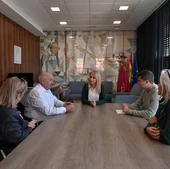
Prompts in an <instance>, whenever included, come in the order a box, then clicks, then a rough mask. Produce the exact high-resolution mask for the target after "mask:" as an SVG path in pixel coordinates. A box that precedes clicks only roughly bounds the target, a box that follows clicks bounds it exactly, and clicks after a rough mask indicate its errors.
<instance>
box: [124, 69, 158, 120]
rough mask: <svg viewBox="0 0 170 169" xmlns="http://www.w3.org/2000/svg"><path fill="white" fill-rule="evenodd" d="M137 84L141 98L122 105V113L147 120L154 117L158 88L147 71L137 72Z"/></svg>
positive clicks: (151, 74) (152, 76)
mask: <svg viewBox="0 0 170 169" xmlns="http://www.w3.org/2000/svg"><path fill="white" fill-rule="evenodd" d="M138 84H139V86H140V87H141V88H142V89H143V92H142V94H141V96H140V97H139V99H138V100H137V101H136V102H134V103H132V104H131V105H127V104H124V105H123V111H124V112H125V114H129V115H134V116H140V117H144V118H146V119H148V118H150V117H152V116H154V115H155V113H156V111H157V109H158V105H159V95H158V91H157V90H158V87H157V85H156V84H155V83H154V74H153V73H152V72H151V71H149V70H143V71H141V72H139V74H138Z"/></svg>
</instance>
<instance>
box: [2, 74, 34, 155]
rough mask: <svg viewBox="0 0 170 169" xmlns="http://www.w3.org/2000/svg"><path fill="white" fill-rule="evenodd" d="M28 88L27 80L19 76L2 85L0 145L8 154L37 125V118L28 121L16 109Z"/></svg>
mask: <svg viewBox="0 0 170 169" xmlns="http://www.w3.org/2000/svg"><path fill="white" fill-rule="evenodd" d="M26 90H27V82H26V81H25V80H24V79H19V78H18V77H11V78H9V79H7V80H6V81H5V82H4V83H3V84H2V86H1V87H0V147H3V148H4V149H8V152H6V154H8V153H9V152H10V151H11V150H12V149H13V148H15V147H16V146H17V145H18V144H19V143H20V142H21V141H22V140H24V139H25V138H26V137H27V136H28V135H29V134H30V133H31V131H32V129H33V128H34V127H35V123H36V121H35V120H32V121H31V122H27V121H26V120H24V119H23V117H22V115H21V114H20V112H19V111H18V110H17V109H16V107H17V104H18V102H19V101H20V100H21V98H22V97H23V95H24V93H25V91H26Z"/></svg>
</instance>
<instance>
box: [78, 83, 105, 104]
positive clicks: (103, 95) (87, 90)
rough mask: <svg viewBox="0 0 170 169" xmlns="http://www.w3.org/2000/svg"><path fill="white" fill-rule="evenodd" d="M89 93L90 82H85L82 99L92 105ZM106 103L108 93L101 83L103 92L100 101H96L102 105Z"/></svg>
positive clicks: (84, 102)
mask: <svg viewBox="0 0 170 169" xmlns="http://www.w3.org/2000/svg"><path fill="white" fill-rule="evenodd" d="M88 94H89V87H88V83H86V84H84V87H83V92H82V95H81V101H82V103H83V104H88V105H90V101H88ZM104 103H106V95H105V92H104V86H103V85H101V92H100V95H99V101H96V105H101V104H104Z"/></svg>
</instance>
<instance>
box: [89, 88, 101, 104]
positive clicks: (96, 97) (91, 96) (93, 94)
mask: <svg viewBox="0 0 170 169" xmlns="http://www.w3.org/2000/svg"><path fill="white" fill-rule="evenodd" d="M98 100H99V94H98V93H97V91H96V88H95V89H92V88H89V95H88V101H98Z"/></svg>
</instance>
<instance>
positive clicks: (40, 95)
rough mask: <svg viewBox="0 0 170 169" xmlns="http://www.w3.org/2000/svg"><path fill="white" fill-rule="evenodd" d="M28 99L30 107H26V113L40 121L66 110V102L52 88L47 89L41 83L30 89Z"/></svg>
mask: <svg viewBox="0 0 170 169" xmlns="http://www.w3.org/2000/svg"><path fill="white" fill-rule="evenodd" d="M27 101H28V104H29V107H28V108H26V113H25V115H26V116H27V117H29V118H33V119H35V120H38V121H41V120H44V119H45V118H46V117H47V116H50V115H56V114H63V113H65V112H66V108H65V107H63V105H64V102H62V101H60V100H58V99H57V98H56V97H55V96H54V95H53V94H52V93H51V90H46V89H45V88H44V87H43V86H42V85H40V84H38V85H37V86H35V87H34V88H33V89H32V90H31V91H30V93H29V95H28V98H27Z"/></svg>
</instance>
